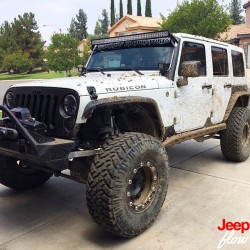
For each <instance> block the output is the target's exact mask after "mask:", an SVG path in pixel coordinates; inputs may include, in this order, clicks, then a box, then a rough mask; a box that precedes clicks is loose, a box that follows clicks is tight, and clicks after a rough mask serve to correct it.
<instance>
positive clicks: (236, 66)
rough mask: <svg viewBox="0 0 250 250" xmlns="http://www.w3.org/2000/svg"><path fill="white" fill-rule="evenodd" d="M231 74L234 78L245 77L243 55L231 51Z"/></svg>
mask: <svg viewBox="0 0 250 250" xmlns="http://www.w3.org/2000/svg"><path fill="white" fill-rule="evenodd" d="M232 61H233V74H234V76H236V77H243V76H245V70H244V60H243V54H242V53H240V52H238V51H235V50H232Z"/></svg>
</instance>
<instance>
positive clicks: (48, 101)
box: [14, 94, 58, 129]
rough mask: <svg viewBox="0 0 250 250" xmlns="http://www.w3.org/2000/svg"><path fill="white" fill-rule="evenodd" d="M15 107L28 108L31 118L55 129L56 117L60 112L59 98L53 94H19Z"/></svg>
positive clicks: (16, 97)
mask: <svg viewBox="0 0 250 250" xmlns="http://www.w3.org/2000/svg"><path fill="white" fill-rule="evenodd" d="M14 105H15V107H24V108H28V109H29V111H30V113H31V116H32V117H34V118H35V119H36V120H37V121H40V122H43V123H45V124H46V125H47V127H48V128H50V129H54V127H55V115H56V111H57V110H58V96H55V95H53V94H17V95H16V96H15V102H14Z"/></svg>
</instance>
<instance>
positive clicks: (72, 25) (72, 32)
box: [68, 18, 77, 37]
mask: <svg viewBox="0 0 250 250" xmlns="http://www.w3.org/2000/svg"><path fill="white" fill-rule="evenodd" d="M68 32H69V34H70V35H71V36H73V37H77V31H76V20H75V18H72V19H71V23H70V26H69V28H68Z"/></svg>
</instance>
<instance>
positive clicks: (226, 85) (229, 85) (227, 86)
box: [224, 83, 232, 88]
mask: <svg viewBox="0 0 250 250" xmlns="http://www.w3.org/2000/svg"><path fill="white" fill-rule="evenodd" d="M224 88H232V84H231V83H228V84H225V85H224Z"/></svg>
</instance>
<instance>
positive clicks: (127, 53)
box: [87, 44, 174, 71]
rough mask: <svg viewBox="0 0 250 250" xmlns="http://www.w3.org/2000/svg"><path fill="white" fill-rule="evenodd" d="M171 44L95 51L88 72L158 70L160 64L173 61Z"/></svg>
mask: <svg viewBox="0 0 250 250" xmlns="http://www.w3.org/2000/svg"><path fill="white" fill-rule="evenodd" d="M173 49H174V48H173V46H172V45H171V44H168V45H167V44H165V45H159V46H157V45H154V46H143V47H142V46H141V47H130V48H126V47H125V48H122V47H120V48H115V49H103V50H94V52H93V54H92V56H91V58H90V60H89V63H88V65H87V71H98V70H100V69H102V70H103V71H114V70H129V69H130V70H133V69H136V70H158V64H159V63H165V64H169V65H170V62H171V59H172V53H173Z"/></svg>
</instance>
